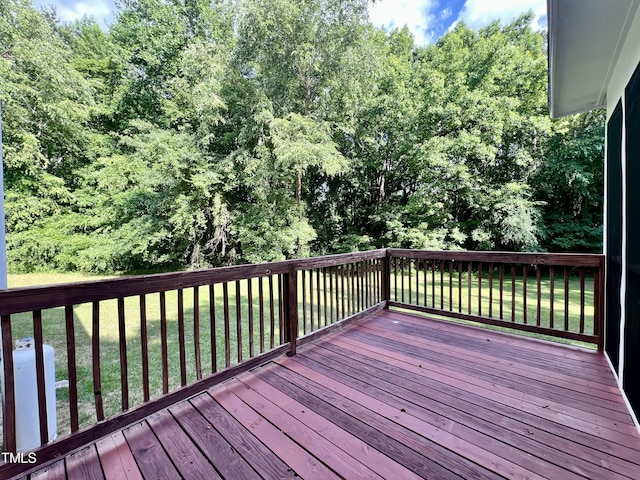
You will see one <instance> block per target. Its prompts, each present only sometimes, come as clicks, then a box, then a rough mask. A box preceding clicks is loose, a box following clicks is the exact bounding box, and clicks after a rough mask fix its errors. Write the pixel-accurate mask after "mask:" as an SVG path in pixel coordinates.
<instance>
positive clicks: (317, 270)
mask: <svg viewBox="0 0 640 480" xmlns="http://www.w3.org/2000/svg"><path fill="white" fill-rule="evenodd" d="M316 300H317V301H318V304H317V307H318V311H317V313H318V328H320V327H322V320H321V316H322V315H321V312H322V304H321V303H322V302H321V301H320V269H319V268H316Z"/></svg>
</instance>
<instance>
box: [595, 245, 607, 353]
mask: <svg viewBox="0 0 640 480" xmlns="http://www.w3.org/2000/svg"><path fill="white" fill-rule="evenodd" d="M593 283H594V298H593V310H594V322H595V323H594V332H593V333H594V335H596V336H597V337H598V351H599V352H601V351H603V350H604V257H600V261H599V265H598V268H597V269H596V270H594V273H593Z"/></svg>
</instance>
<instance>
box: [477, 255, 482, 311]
mask: <svg viewBox="0 0 640 480" xmlns="http://www.w3.org/2000/svg"><path fill="white" fill-rule="evenodd" d="M478 315H480V316H482V262H478Z"/></svg>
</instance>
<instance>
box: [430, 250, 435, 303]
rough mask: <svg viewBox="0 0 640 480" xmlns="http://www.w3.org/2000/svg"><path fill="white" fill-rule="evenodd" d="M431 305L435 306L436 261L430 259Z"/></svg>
mask: <svg viewBox="0 0 640 480" xmlns="http://www.w3.org/2000/svg"><path fill="white" fill-rule="evenodd" d="M431 307H432V308H436V261H435V259H434V260H432V261H431Z"/></svg>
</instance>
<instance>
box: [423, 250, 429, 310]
mask: <svg viewBox="0 0 640 480" xmlns="http://www.w3.org/2000/svg"><path fill="white" fill-rule="evenodd" d="M428 267H429V261H428V260H427V259H426V258H425V259H423V260H422V284H423V287H422V288H423V293H424V297H423V299H422V305H423V306H425V307H426V306H427V296H428V293H427V268H428Z"/></svg>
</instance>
